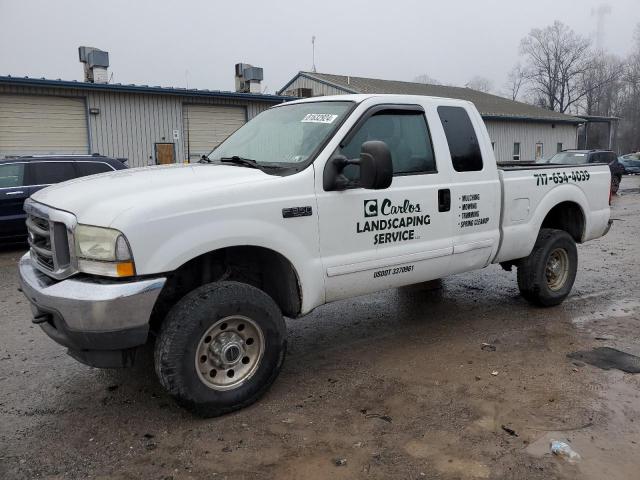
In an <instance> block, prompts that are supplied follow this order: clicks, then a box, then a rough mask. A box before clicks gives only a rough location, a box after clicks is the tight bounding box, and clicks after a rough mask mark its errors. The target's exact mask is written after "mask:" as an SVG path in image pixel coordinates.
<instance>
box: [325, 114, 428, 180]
mask: <svg viewBox="0 0 640 480" xmlns="http://www.w3.org/2000/svg"><path fill="white" fill-rule="evenodd" d="M369 140H381V141H383V142H385V143H386V144H387V147H389V151H390V152H391V160H392V162H393V175H394V176H397V175H411V174H419V173H435V172H436V162H435V157H434V154H433V147H432V145H431V136H430V135H429V129H428V128H427V122H426V119H425V118H424V114H423V113H422V112H415V111H414V112H412V111H403V110H397V111H394V110H386V111H382V112H380V113H377V114H375V115H373V116H371V117H370V118H369V119H367V120H366V121H365V123H364V124H363V125H362V126H361V127H360V130H358V132H357V133H356V134H355V135H354V137H353V138H352V139H351V140H350V142H349V143H348V144H347V145H345V146H344V147H342V148H339V149H338V150H337V152H336V154H337V155H343V156H345V157H347V158H358V157H359V156H360V150H361V148H362V144H363V143H364V142H368V141H369ZM343 174H344V175H345V176H346V177H347V178H348V179H350V180H355V179H357V178H358V167H357V166H355V165H350V166H347V167H346V168H345V169H344V171H343Z"/></svg>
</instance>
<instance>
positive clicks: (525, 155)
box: [485, 120, 576, 162]
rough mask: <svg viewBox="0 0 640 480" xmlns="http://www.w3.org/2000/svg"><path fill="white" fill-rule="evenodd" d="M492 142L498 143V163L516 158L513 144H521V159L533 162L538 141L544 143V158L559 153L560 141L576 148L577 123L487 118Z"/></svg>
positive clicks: (496, 151) (567, 146) (565, 147)
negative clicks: (557, 150)
mask: <svg viewBox="0 0 640 480" xmlns="http://www.w3.org/2000/svg"><path fill="white" fill-rule="evenodd" d="M485 125H486V126H487V130H488V131H489V137H491V141H492V142H495V147H494V151H495V155H496V160H497V161H498V162H511V161H513V144H514V143H515V142H519V143H520V160H521V161H533V160H535V155H536V143H542V144H543V155H544V156H545V157H548V156H550V155H551V154H554V153H556V149H557V144H558V143H562V148H564V149H567V148H576V125H573V124H566V123H556V124H551V123H540V122H512V121H496V120H485Z"/></svg>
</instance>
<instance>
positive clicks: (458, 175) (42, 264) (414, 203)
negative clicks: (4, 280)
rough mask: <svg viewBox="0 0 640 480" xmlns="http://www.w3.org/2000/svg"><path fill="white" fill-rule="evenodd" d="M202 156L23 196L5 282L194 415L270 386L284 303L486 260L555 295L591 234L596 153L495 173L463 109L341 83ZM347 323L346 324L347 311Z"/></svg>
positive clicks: (82, 343) (526, 293) (40, 320)
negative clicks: (339, 92) (148, 362)
mask: <svg viewBox="0 0 640 480" xmlns="http://www.w3.org/2000/svg"><path fill="white" fill-rule="evenodd" d="M201 162H202V163H201V164H195V165H173V166H160V167H150V168H141V169H132V170H122V171H118V172H113V173H107V174H101V175H96V176H92V177H86V178H81V179H77V180H72V181H69V182H66V183H62V184H59V185H56V186H52V187H49V188H46V189H44V190H41V191H39V192H37V193H36V194H34V195H33V196H32V197H31V199H30V200H28V201H27V203H26V205H25V210H26V212H27V214H28V216H27V226H28V229H29V232H30V247H31V248H30V252H29V253H27V254H26V255H25V256H24V257H23V258H22V259H21V260H20V265H19V269H20V277H21V288H22V290H23V292H24V293H25V295H26V296H27V298H28V299H29V301H30V302H31V304H32V309H33V315H34V320H33V321H34V322H35V323H37V324H39V325H40V326H41V327H42V329H43V330H44V331H45V332H46V333H47V334H48V335H49V336H50V337H51V338H53V339H54V340H55V341H56V342H58V343H60V344H62V345H64V346H66V347H67V348H68V349H69V353H70V355H72V356H73V357H75V358H76V359H77V360H79V361H81V362H83V363H86V364H89V365H94V366H97V367H117V366H127V365H130V364H131V363H132V362H133V361H134V360H135V354H136V351H137V349H138V348H139V347H141V346H143V345H145V344H147V343H148V342H150V341H152V340H155V347H154V348H155V367H156V372H157V375H158V377H159V379H160V382H161V383H162V385H163V386H164V387H165V388H166V389H167V391H168V392H169V393H170V394H171V395H172V396H174V397H175V398H176V399H177V401H178V402H179V403H180V404H181V405H183V406H185V407H187V408H189V409H190V410H192V411H193V412H196V413H197V414H200V415H202V416H215V415H220V414H223V413H225V412H229V411H232V410H235V409H238V408H241V407H244V406H246V405H249V404H250V403H252V402H253V401H255V400H256V399H257V398H259V397H260V395H262V394H263V393H264V392H265V390H266V389H267V388H268V387H269V385H270V384H271V383H272V382H273V381H274V379H275V378H276V376H277V375H278V372H279V370H280V368H281V366H282V363H283V360H284V356H285V351H286V344H287V342H286V328H285V322H284V320H283V315H284V316H287V317H301V316H303V315H305V314H307V313H309V312H310V311H311V310H313V309H314V308H316V307H318V306H320V305H322V304H325V303H328V302H333V301H336V300H340V299H344V298H349V297H353V296H356V295H362V294H366V293H370V292H375V291H379V290H383V289H388V288H393V287H401V286H403V285H409V284H415V283H419V282H424V281H427V280H432V279H437V278H441V277H445V276H447V275H452V274H455V273H459V272H467V271H470V270H476V269H480V268H484V267H486V266H488V265H490V264H492V263H500V264H501V265H502V266H503V267H504V268H506V269H510V268H511V267H512V266H515V267H517V269H518V285H519V287H520V291H521V292H522V295H523V297H525V298H526V299H527V300H529V301H531V302H533V303H535V304H538V305H541V306H549V305H556V304H558V303H560V302H562V301H563V300H564V298H565V297H566V296H567V295H568V294H569V292H570V290H571V288H572V286H573V282H574V279H575V276H576V269H577V262H578V258H577V250H576V243H582V242H585V241H587V240H591V239H594V238H598V237H600V236H602V235H604V234H606V232H607V231H608V229H609V227H610V224H611V222H610V220H609V184H610V171H609V167H608V166H607V165H593V164H590V165H571V166H564V165H548V164H545V165H510V166H501V167H497V166H496V162H495V159H494V155H493V151H492V148H491V141H490V138H489V135H488V134H487V130H486V129H485V126H484V123H483V121H482V119H481V117H480V115H479V114H478V112H477V110H476V109H475V107H474V106H473V104H471V103H469V102H465V101H460V100H450V99H444V98H432V97H422V96H396V95H353V96H339V97H321V98H315V99H307V100H301V101H294V102H290V103H286V104H282V105H279V106H277V107H274V108H271V109H269V110H267V111H265V112H263V113H262V114H260V115H258V116H257V117H256V118H255V119H253V120H251V121H250V122H248V123H247V124H246V125H245V126H243V127H242V128H240V129H239V130H238V131H237V132H235V133H234V134H233V135H231V136H230V137H229V138H227V140H225V141H224V142H223V143H222V144H221V145H220V146H218V147H217V148H216V149H215V150H214V151H213V152H212V153H211V154H210V155H209V156H208V157H204V158H203V160H202V161H201ZM345 321H348V318H347V319H345Z"/></svg>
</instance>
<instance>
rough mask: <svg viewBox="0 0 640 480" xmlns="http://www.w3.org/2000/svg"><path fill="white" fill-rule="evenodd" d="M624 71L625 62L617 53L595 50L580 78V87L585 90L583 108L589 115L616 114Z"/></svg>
mask: <svg viewBox="0 0 640 480" xmlns="http://www.w3.org/2000/svg"><path fill="white" fill-rule="evenodd" d="M624 71H625V65H624V62H623V61H622V60H620V59H619V58H618V57H616V56H615V55H610V54H607V53H606V52H604V51H596V52H594V53H593V54H592V55H591V58H590V60H589V68H588V69H587V70H586V71H584V72H583V73H582V76H581V79H580V85H579V87H580V89H581V90H582V91H583V92H584V98H583V100H582V102H581V103H582V105H581V106H582V108H581V110H582V111H583V112H584V113H585V114H587V115H605V116H607V115H614V114H615V112H616V110H617V109H618V108H617V107H618V101H619V98H620V92H621V89H622V83H621V81H622V77H623V74H624Z"/></svg>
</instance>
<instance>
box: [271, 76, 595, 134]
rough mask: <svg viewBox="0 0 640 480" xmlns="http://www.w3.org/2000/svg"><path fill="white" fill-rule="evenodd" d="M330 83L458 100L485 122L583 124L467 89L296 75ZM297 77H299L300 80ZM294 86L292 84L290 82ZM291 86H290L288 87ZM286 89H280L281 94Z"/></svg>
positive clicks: (355, 90)
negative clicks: (478, 113) (474, 108)
mask: <svg viewBox="0 0 640 480" xmlns="http://www.w3.org/2000/svg"><path fill="white" fill-rule="evenodd" d="M299 75H302V76H304V77H307V78H310V79H315V80H318V81H320V82H324V83H329V84H331V85H333V86H335V87H338V88H340V89H343V90H345V93H364V94H366V93H388V94H401V95H426V96H432V97H447V98H457V99H460V100H468V101H470V102H473V103H474V104H475V106H476V108H477V109H478V111H479V112H480V114H481V115H482V117H483V118H485V119H505V120H507V119H511V120H534V121H546V122H565V123H566V122H568V123H582V122H584V120H583V119H581V118H578V117H573V116H571V115H565V114H564V113H560V112H554V111H552V110H547V109H544V108H540V107H536V106H534V105H529V104H528V103H522V102H515V101H513V100H509V99H508V98H504V97H499V96H497V95H492V94H490V93H484V92H479V91H477V90H472V89H470V88H466V87H450V86H446V85H429V84H424V83H414V82H401V81H398V80H380V79H376V78H365V77H351V76H347V75H333V74H329V73H312V72H300V73H298V75H297V76H299ZM297 76H296V77H297ZM290 83H291V82H290ZM287 86H288V85H287ZM285 89H286V86H285V87H284V88H283V89H282V90H280V92H279V93H282V92H283V90H285Z"/></svg>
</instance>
